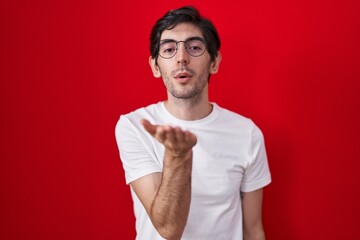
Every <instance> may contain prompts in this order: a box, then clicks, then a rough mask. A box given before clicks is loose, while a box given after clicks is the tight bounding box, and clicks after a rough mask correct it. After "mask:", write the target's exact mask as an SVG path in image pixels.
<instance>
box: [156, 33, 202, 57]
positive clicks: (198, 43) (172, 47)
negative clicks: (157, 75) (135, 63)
mask: <svg viewBox="0 0 360 240" xmlns="http://www.w3.org/2000/svg"><path fill="white" fill-rule="evenodd" d="M181 42H183V43H185V49H186V52H187V53H188V54H190V55H191V56H193V57H200V56H201V55H203V53H204V52H205V50H206V44H205V41H204V40H203V39H202V38H192V39H189V40H186V41H174V40H167V39H165V40H162V41H161V42H160V48H159V55H160V57H162V58H165V59H169V58H172V57H173V56H175V54H176V53H177V50H178V43H181Z"/></svg>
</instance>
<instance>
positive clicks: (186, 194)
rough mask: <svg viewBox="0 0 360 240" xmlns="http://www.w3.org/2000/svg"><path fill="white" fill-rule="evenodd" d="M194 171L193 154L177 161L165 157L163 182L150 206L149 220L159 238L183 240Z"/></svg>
mask: <svg viewBox="0 0 360 240" xmlns="http://www.w3.org/2000/svg"><path fill="white" fill-rule="evenodd" d="M174 163H176V164H174ZM191 170H192V152H190V153H189V154H188V155H187V156H185V157H184V159H176V160H175V161H174V159H173V157H171V156H170V157H169V156H166V154H165V159H164V169H163V175H162V181H161V185H160V186H159V189H158V192H157V194H156V196H155V199H154V201H153V203H152V205H151V209H150V218H151V220H152V222H153V224H154V226H155V228H156V229H157V231H158V232H159V234H160V235H161V236H162V237H164V238H166V239H168V240H172V239H180V238H181V236H182V233H183V231H184V228H185V225H186V222H187V218H188V214H189V209H190V199H191Z"/></svg>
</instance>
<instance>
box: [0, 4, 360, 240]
mask: <svg viewBox="0 0 360 240" xmlns="http://www.w3.org/2000/svg"><path fill="white" fill-rule="evenodd" d="M189 3H190V4H192V5H195V6H197V7H199V9H200V10H201V12H202V13H203V15H205V16H207V17H209V18H211V19H212V20H213V22H214V23H215V25H216V27H217V28H218V31H219V33H220V36H221V38H222V43H223V46H222V48H221V52H222V55H223V61H222V63H221V66H220V72H219V73H218V74H217V75H215V76H213V78H212V80H211V83H210V98H211V101H215V102H217V103H218V104H219V105H221V106H223V107H227V108H229V109H231V110H234V111H237V112H239V113H241V114H242V115H245V116H247V117H250V118H252V119H253V120H254V121H255V122H256V123H257V124H258V125H259V126H260V128H261V129H262V130H263V132H264V135H265V140H266V145H267V150H268V156H269V162H270V166H271V171H272V176H273V183H272V184H271V185H270V186H269V187H267V188H266V189H265V197H264V210H263V212H264V226H265V229H266V233H267V239H268V240H281V239H284V240H285V239H286V240H288V239H299V240H304V239H306V240H312V239H314V240H315V239H316V240H317V239H355V238H358V237H359V233H358V229H357V228H358V226H359V223H360V221H359V218H358V216H359V215H360V206H359V203H360V187H359V176H358V174H359V171H360V163H359V162H360V161H359V160H360V159H359V148H360V140H359V135H360V127H359V123H360V111H359V110H360V61H359V58H360V57H359V56H360V47H359V43H360V17H359V12H360V11H359V10H360V8H359V7H360V6H359V1H357V0H345V1H340V0H339V1H285V0H279V1H267V0H261V1H233V2H232V1H228V0H224V1H203V0H198V1H191V2H190V1H179V0H156V1H145V0H143V1H1V2H0V31H1V32H0V34H1V37H0V57H1V58H0V79H1V85H0V109H1V118H0V137H1V146H0V159H1V161H0V194H1V195H0V238H1V239H134V236H135V230H134V216H133V211H132V201H131V198H130V193H129V188H128V186H127V185H125V181H124V172H123V169H122V165H121V161H120V159H119V155H118V150H117V147H116V143H115V137H114V127H115V124H116V122H117V120H118V118H119V115H120V114H124V113H127V112H129V111H131V110H134V109H136V108H138V107H141V106H146V105H148V104H151V103H154V102H157V101H160V100H163V99H164V98H165V96H166V95H165V91H164V87H163V85H162V81H161V80H160V79H155V78H153V77H152V74H151V71H150V68H149V66H148V62H147V61H148V55H149V51H148V37H149V32H150V28H151V26H152V25H153V23H154V22H155V20H156V19H157V18H158V17H160V16H162V15H163V14H164V13H165V11H166V10H168V9H172V8H176V7H179V6H182V5H184V4H189Z"/></svg>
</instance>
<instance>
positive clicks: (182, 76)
mask: <svg viewBox="0 0 360 240" xmlns="http://www.w3.org/2000/svg"><path fill="white" fill-rule="evenodd" d="M191 77H192V74H190V73H188V72H179V73H177V74H176V75H175V76H174V78H176V79H177V80H179V81H186V80H188V79H190V78H191Z"/></svg>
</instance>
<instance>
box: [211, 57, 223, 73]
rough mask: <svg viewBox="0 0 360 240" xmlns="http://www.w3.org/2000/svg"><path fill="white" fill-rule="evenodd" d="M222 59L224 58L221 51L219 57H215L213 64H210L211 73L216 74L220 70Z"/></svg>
mask: <svg viewBox="0 0 360 240" xmlns="http://www.w3.org/2000/svg"><path fill="white" fill-rule="evenodd" d="M221 59H222V57H221V53H220V52H218V55H217V57H216V58H215V59H214V61H213V62H212V63H211V66H210V74H215V73H217V72H218V70H219V66H220V62H221Z"/></svg>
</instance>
